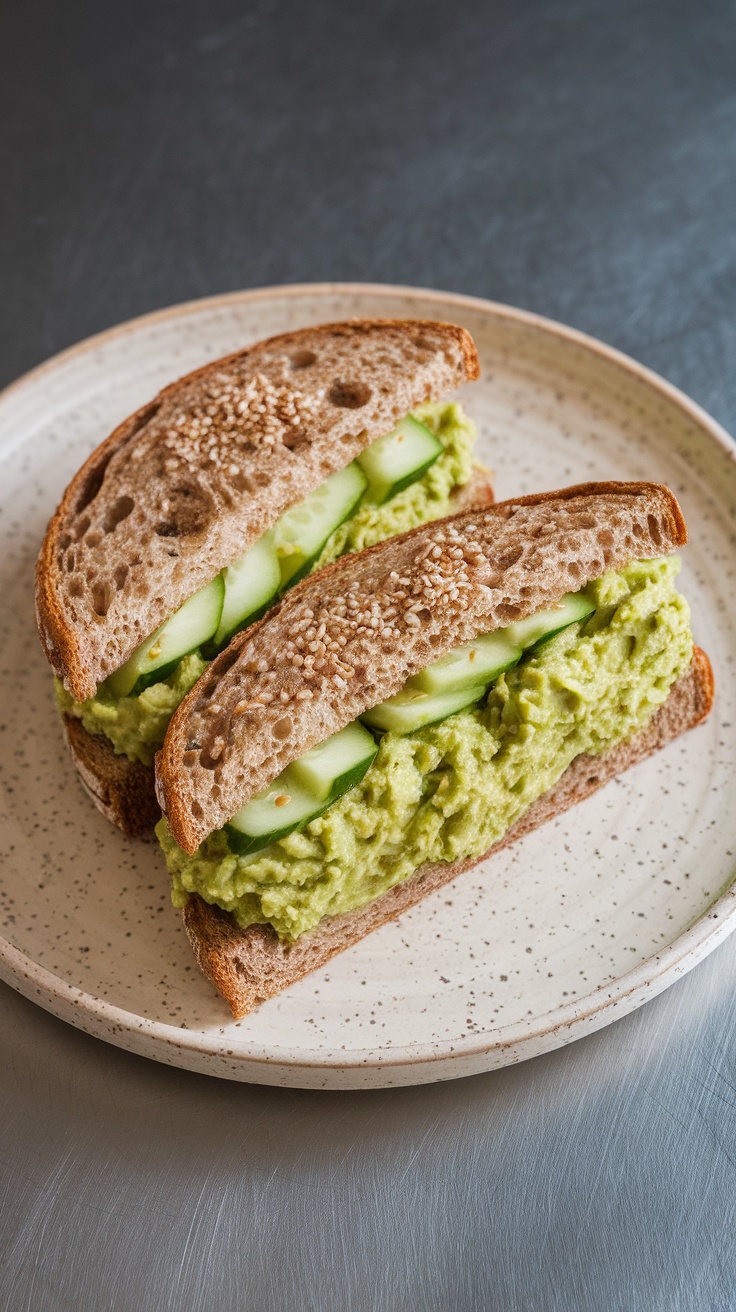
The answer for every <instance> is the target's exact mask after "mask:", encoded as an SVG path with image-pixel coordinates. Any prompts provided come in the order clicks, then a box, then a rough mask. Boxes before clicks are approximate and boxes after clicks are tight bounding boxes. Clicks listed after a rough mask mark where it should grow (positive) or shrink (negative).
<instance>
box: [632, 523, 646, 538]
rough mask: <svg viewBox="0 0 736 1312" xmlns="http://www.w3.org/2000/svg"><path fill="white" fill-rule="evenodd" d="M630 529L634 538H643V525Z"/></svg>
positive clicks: (636, 525)
mask: <svg viewBox="0 0 736 1312" xmlns="http://www.w3.org/2000/svg"><path fill="white" fill-rule="evenodd" d="M632 529H633V533H634V537H636V538H643V537H644V534H645V532H646V530H645V528H644V525H643V524H633V525H632Z"/></svg>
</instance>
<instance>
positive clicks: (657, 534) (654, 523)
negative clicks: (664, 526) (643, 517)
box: [647, 515, 662, 547]
mask: <svg viewBox="0 0 736 1312" xmlns="http://www.w3.org/2000/svg"><path fill="white" fill-rule="evenodd" d="M647 524H648V525H649V532H650V534H651V537H652V541H653V542H654V544H655V546H657V547H659V546H661V543H662V530H661V528H660V525H659V520H658V519H656V518H655V516H654V515H647Z"/></svg>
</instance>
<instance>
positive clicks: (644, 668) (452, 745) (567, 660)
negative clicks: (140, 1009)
mask: <svg viewBox="0 0 736 1312" xmlns="http://www.w3.org/2000/svg"><path fill="white" fill-rule="evenodd" d="M678 570H679V562H678V561H677V560H675V559H673V558H670V559H667V560H650V561H640V562H635V563H634V564H632V565H630V566H629V567H628V568H627V569H625V570H623V571H622V572H621V573H610V574H606V575H605V576H604V577H603V578H601V579H599V580H597V581H596V582H595V583H592V584H590V585H589V588H588V589H587V590H586V591H588V592H589V595H590V597H591V600H593V601H594V603H595V606H596V610H595V611H594V612H593V614H592V615H591V616H590V617H589V618H588V619H587V620H585V621H583V622H582V623H578V624H571V625H570V626H569V627H568V628H567V629H564V630H563V631H562V632H561V633H559V634H558V635H557V636H556V637H554V638H552V639H551V640H549V641H548V642H547V643H545V644H544V645H542V646H541V647H539V648H538V649H537V650H536V651H532V652H531V654H529V655H528V656H527V657H526V658H525V659H524V660H522V662H521V663H520V664H519V665H517V666H516V667H515V668H514V669H512V670H509V671H507V672H506V673H505V674H502V675H501V676H500V678H499V679H498V680H497V681H496V683H495V684H494V685H493V687H492V688H491V690H490V693H489V695H488V698H487V700H486V702H485V704H481V705H478V706H477V707H475V708H472V709H470V710H467V711H462V712H460V713H459V714H456V715H452V716H450V717H449V718H448V719H446V720H444V721H443V722H442V723H440V724H435V725H432V726H430V727H427V728H425V729H421V730H419V731H417V732H415V733H410V734H406V735H404V736H399V735H397V734H394V733H386V734H384V735H383V737H382V739H381V743H380V747H379V750H378V754H377V756H376V759H375V761H374V763H373V765H372V766H371V768H370V769H369V771H368V773H367V774H366V775H365V777H364V779H363V780H362V782H361V783H360V784H358V785H357V786H356V787H355V788H353V789H352V791H351V792H349V793H346V794H345V795H344V797H342V798H340V799H339V801H337V802H335V803H334V804H333V805H332V806H331V807H329V808H328V810H327V811H325V812H324V814H323V815H321V816H320V817H318V818H317V819H315V820H312V821H311V823H310V824H308V825H307V826H306V827H305V828H304V829H303V830H301V831H299V832H295V833H292V834H290V835H289V836H288V837H286V838H282V839H280V840H279V841H278V842H275V843H272V844H271V846H270V847H267V848H264V849H263V850H262V851H260V852H258V853H256V854H254V855H253V856H244V857H239V856H235V855H234V854H233V853H232V852H231V851H230V850H229V848H228V843H227V838H226V835H225V832H224V831H222V830H221V831H219V832H217V833H215V834H212V835H211V836H210V837H209V838H208V839H206V840H205V842H204V843H203V844H202V845H201V847H200V848H199V850H198V851H197V853H196V854H195V855H194V856H192V857H190V856H187V855H186V853H184V852H183V851H182V850H181V848H179V847H178V845H177V844H176V843H175V841H174V839H173V838H172V837H171V834H170V833H169V831H168V828H167V826H166V822H165V820H161V821H160V822H159V824H158V826H157V829H156V832H157V834H158V837H159V841H160V842H161V845H162V847H163V849H164V853H165V856H166V861H167V864H168V867H169V870H170V872H171V876H172V899H173V902H174V905H175V906H183V904H184V902H185V901H186V898H187V895H188V894H189V893H199V894H200V896H201V897H203V898H204V899H205V900H206V901H208V902H214V903H217V904H218V905H219V906H221V907H223V908H224V909H225V910H227V911H230V912H232V914H233V915H234V917H235V919H236V920H237V921H238V923H239V924H240V925H242V926H247V925H249V924H253V923H258V924H264V923H266V924H271V925H272V926H273V927H274V929H275V930H276V932H277V934H278V935H279V937H280V938H282V939H284V940H286V941H289V942H291V941H293V940H294V939H295V938H297V937H298V936H299V935H300V934H303V933H305V932H307V931H308V930H310V929H313V928H314V926H315V925H316V924H317V923H318V921H319V920H321V918H322V917H323V916H333V915H337V914H338V913H340V912H343V911H351V910H354V909H355V908H357V907H360V906H363V905H364V904H365V903H366V902H370V901H372V900H373V899H374V898H376V897H378V896H379V895H380V894H381V893H383V892H385V890H386V889H388V888H391V887H392V885H394V884H397V883H399V882H400V881H401V880H403V879H407V878H408V877H409V876H410V875H411V874H412V873H413V872H414V871H415V870H416V869H417V868H418V867H419V866H421V865H424V864H425V863H426V862H434V861H455V860H457V859H459V858H462V857H472V856H478V855H480V854H481V853H483V852H485V851H486V850H487V849H488V848H489V847H491V846H492V844H493V843H494V842H496V841H497V840H498V839H499V838H501V837H502V836H503V834H504V833H505V832H506V830H507V829H508V828H509V827H510V825H512V824H513V822H514V821H515V820H516V819H517V818H518V817H519V816H520V815H521V814H522V813H523V812H524V811H526V810H527V808H528V807H529V806H530V805H531V804H532V802H534V801H535V800H536V799H537V798H538V797H540V796H541V794H542V793H544V792H546V791H547V790H548V789H549V788H551V787H552V785H553V784H554V783H555V782H556V781H557V779H558V778H559V777H560V775H561V774H562V773H563V772H564V770H565V769H566V768H567V766H568V765H569V764H570V762H571V761H572V760H573V759H574V758H575V757H576V756H578V755H579V754H580V753H582V752H587V753H590V754H593V755H595V754H597V753H600V752H603V751H605V750H606V749H607V748H609V747H612V746H613V745H614V744H615V743H617V742H619V741H620V740H621V739H623V738H626V737H627V736H628V735H629V734H632V733H634V732H635V731H636V730H637V729H640V728H641V727H642V726H643V725H644V724H645V723H646V721H647V720H648V718H649V716H650V715H651V714H652V713H653V712H654V710H655V709H656V707H657V706H659V705H660V704H661V703H662V702H663V701H664V700H665V699H666V697H667V694H668V692H669V689H670V687H671V685H672V684H673V682H674V681H675V679H676V678H677V677H678V676H679V675H680V674H681V673H683V671H684V670H685V669H686V668H687V666H688V665H689V664H690V661H691V659H692V638H691V636H690V616H689V609H688V606H687V602H686V601H685V600H684V598H683V597H682V596H680V594H679V593H678V592H677V591H676V589H675V586H674V579H675V576H676V574H677V572H678Z"/></svg>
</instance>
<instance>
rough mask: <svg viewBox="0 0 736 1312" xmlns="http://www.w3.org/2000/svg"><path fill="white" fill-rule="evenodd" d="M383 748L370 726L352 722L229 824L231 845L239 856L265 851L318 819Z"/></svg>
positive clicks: (299, 761)
mask: <svg viewBox="0 0 736 1312" xmlns="http://www.w3.org/2000/svg"><path fill="white" fill-rule="evenodd" d="M377 751H378V748H377V746H376V743H375V741H374V739H373V736H372V735H371V734H369V733H368V730H367V729H364V728H363V726H362V725H360V724H349V725H348V726H347V728H346V729H342V730H341V731H340V733H336V734H333V736H332V737H331V738H327V739H325V741H324V742H323V743H320V744H319V745H318V746H317V747H313V748H312V749H311V751H309V752H305V753H304V756H300V757H299V758H298V759H297V760H296V761H292V763H291V765H289V766H287V768H286V769H285V770H284V771H283V772H282V773H281V774H280V775H279V776H278V778H277V779H274V781H273V783H272V784H271V785H270V786H269V787H268V788H265V789H264V790H263V792H262V793H257V794H256V796H255V797H251V799H250V801H249V802H246V804H245V806H243V807H241V809H240V810H239V811H238V813H237V815H234V816H233V818H232V820H231V821H230V823H229V824H227V825H226V826H225V829H226V832H227V841H228V844H229V846H230V849H231V850H232V851H233V852H235V853H237V854H238V855H239V856H247V855H249V854H251V853H253V852H260V851H261V849H262V848H264V847H268V845H269V843H275V842H276V840H277V839H279V838H285V837H286V835H287V834H291V833H293V831H294V830H295V829H300V828H302V826H303V825H306V824H308V823H309V821H310V820H314V819H316V817H317V816H318V815H321V814H322V812H323V811H325V810H326V809H327V807H328V806H331V805H332V803H333V802H336V801H337V799H338V797H342V795H343V793H346V792H348V790H349V789H350V788H354V787H355V785H356V784H358V783H360V781H361V779H362V778H363V775H364V774H365V773H366V771H367V770H368V769H369V768H370V766H371V765H372V763H373V760H374V757H375V755H376V752H377Z"/></svg>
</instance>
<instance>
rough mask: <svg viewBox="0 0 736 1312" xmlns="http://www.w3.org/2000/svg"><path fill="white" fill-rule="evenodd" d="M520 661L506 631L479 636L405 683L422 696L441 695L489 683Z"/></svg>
mask: <svg viewBox="0 0 736 1312" xmlns="http://www.w3.org/2000/svg"><path fill="white" fill-rule="evenodd" d="M520 657H521V647H520V646H517V645H515V644H514V643H513V642H511V641H510V640H509V637H508V631H507V630H505V629H497V630H496V632H495V633H481V634H479V635H478V637H477V638H474V639H473V641H472V642H464V643H463V645H462V647H455V648H454V650H453V651H448V653H447V655H446V656H441V657H440V659H439V660H438V661H433V663H432V664H431V665H426V666H425V667H424V669H423V670H420V671H419V673H418V674H414V675H413V676H412V678H411V679H409V680H408V684H407V686H409V687H412V688H419V689H420V690H421V691H422V692H429V693H444V692H454V691H456V690H457V691H460V690H461V689H462V688H469V687H475V686H477V685H478V684H479V683H492V682H493V680H494V679H497V678H498V676H499V674H503V672H504V670H509V669H511V666H512V665H516V663H517V661H518V660H519V659H520Z"/></svg>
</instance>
